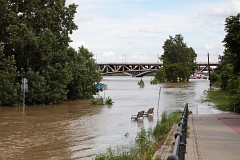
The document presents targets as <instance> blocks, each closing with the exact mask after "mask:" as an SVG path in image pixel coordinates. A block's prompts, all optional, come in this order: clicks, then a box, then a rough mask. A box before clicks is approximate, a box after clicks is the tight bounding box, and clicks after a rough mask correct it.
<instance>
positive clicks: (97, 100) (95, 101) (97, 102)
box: [90, 97, 114, 105]
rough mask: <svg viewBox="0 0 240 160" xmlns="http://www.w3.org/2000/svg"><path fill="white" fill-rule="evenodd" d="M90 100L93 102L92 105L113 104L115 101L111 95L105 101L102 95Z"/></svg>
mask: <svg viewBox="0 0 240 160" xmlns="http://www.w3.org/2000/svg"><path fill="white" fill-rule="evenodd" d="M90 102H91V104H92V105H105V104H106V105H112V104H113V103H114V102H113V100H112V99H111V98H110V97H108V98H107V99H106V100H105V101H104V99H103V98H102V97H100V98H93V99H91V101H90Z"/></svg>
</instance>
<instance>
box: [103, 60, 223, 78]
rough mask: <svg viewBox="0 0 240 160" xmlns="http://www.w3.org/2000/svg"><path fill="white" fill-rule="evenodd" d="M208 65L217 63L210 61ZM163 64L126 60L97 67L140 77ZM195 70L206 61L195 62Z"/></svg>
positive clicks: (206, 65)
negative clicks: (126, 61)
mask: <svg viewBox="0 0 240 160" xmlns="http://www.w3.org/2000/svg"><path fill="white" fill-rule="evenodd" d="M209 65H210V67H213V66H217V65H218V63H210V64H209ZM162 66H163V63H149V62H141V63H138V62H132V63H130V62H128V63H98V69H99V70H100V71H101V72H102V73H104V74H112V73H125V74H129V75H133V76H136V77H142V76H144V75H146V74H148V73H152V72H156V71H157V70H158V69H160V68H161V67H162ZM197 66H198V68H197V70H201V69H202V68H206V67H208V63H197Z"/></svg>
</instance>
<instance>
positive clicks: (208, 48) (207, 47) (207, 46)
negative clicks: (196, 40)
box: [204, 44, 215, 50]
mask: <svg viewBox="0 0 240 160" xmlns="http://www.w3.org/2000/svg"><path fill="white" fill-rule="evenodd" d="M204 48H205V49H206V50H212V49H214V48H215V47H214V45H212V44H205V45H204Z"/></svg>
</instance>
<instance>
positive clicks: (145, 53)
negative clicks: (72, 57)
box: [66, 0, 240, 62]
mask: <svg viewBox="0 0 240 160" xmlns="http://www.w3.org/2000/svg"><path fill="white" fill-rule="evenodd" d="M66 2H67V4H70V3H75V4H77V5H78V8H77V13H76V16H75V19H74V21H75V23H76V24H77V25H78V30H76V31H74V32H73V34H72V35H71V39H72V41H73V42H72V43H71V44H70V45H71V46H72V47H73V48H75V49H78V47H80V46H81V45H83V46H84V47H86V48H88V50H89V51H90V52H92V53H93V54H94V58H95V59H96V60H97V62H125V61H126V62H157V61H158V56H161V55H162V54H163V49H162V46H163V44H164V42H165V40H166V39H168V38H169V35H171V36H173V37H174V36H175V35H176V34H181V35H182V36H183V37H184V42H185V43H186V44H187V46H188V47H192V48H193V49H194V50H195V52H196V53H197V55H198V57H197V61H198V62H200V61H201V62H207V53H209V54H210V61H214V62H216V61H217V60H218V55H222V53H223V50H224V47H223V43H222V41H223V39H224V37H225V35H226V32H225V31H224V27H225V26H224V24H225V19H226V17H229V16H231V15H234V16H236V15H237V13H239V12H240V0H198V1H197V0H181V1H180V0H66Z"/></svg>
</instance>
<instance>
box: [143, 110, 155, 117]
mask: <svg viewBox="0 0 240 160" xmlns="http://www.w3.org/2000/svg"><path fill="white" fill-rule="evenodd" d="M153 110H154V108H149V109H148V111H147V112H144V113H143V115H144V116H148V115H149V114H153Z"/></svg>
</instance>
